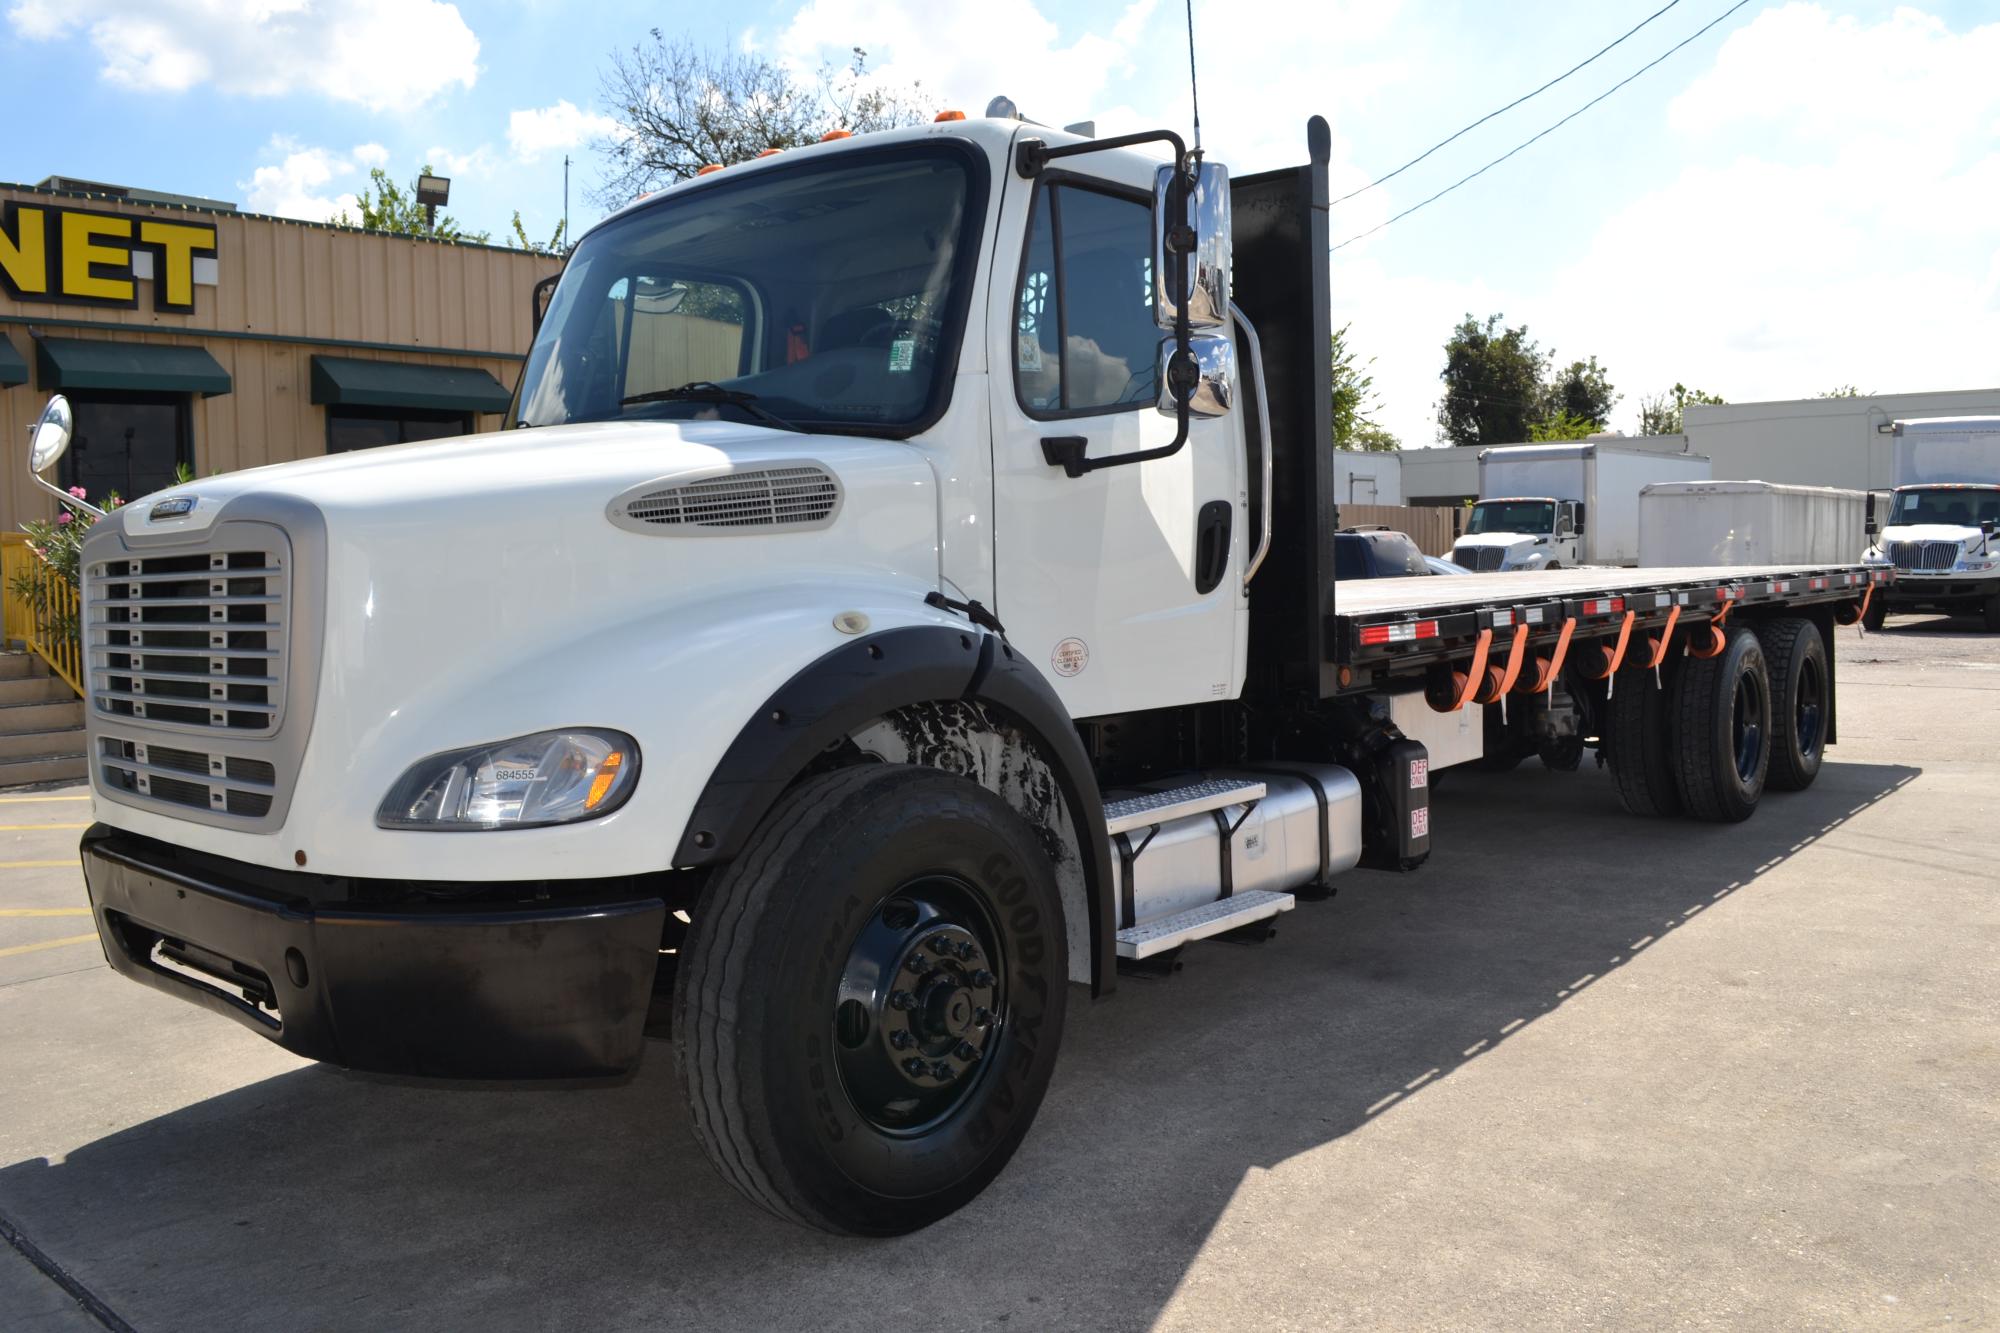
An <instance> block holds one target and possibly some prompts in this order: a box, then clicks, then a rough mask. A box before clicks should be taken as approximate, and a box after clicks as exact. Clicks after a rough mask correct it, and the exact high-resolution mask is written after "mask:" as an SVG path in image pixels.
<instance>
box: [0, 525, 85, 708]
mask: <svg viewBox="0 0 2000 1333" xmlns="http://www.w3.org/2000/svg"><path fill="white" fill-rule="evenodd" d="M5 535H6V537H7V538H8V540H7V542H6V543H5V545H4V546H0V561H3V562H4V566H5V572H4V577H0V582H4V585H5V588H6V628H5V634H6V637H7V638H8V639H9V640H14V639H19V640H20V641H22V642H23V643H25V644H27V645H28V648H29V649H30V650H31V651H32V652H33V653H34V654H35V655H36V656H37V657H40V658H41V659H42V660H43V661H44V662H46V663H48V664H49V670H51V671H53V672H55V674H56V675H57V676H59V677H60V678H61V679H62V680H63V682H64V683H65V684H67V685H68V686H69V687H70V688H71V689H72V690H75V691H76V693H77V696H78V697H79V698H81V697H82V696H83V693H84V689H83V610H82V607H81V605H80V604H79V601H78V599H77V595H76V589H75V588H73V587H71V586H70V583H69V580H68V579H66V578H64V577H63V576H62V574H61V572H60V571H58V570H57V569H56V568H55V566H53V565H51V564H50V563H49V562H48V561H47V560H44V559H43V558H42V557H41V555H40V554H39V553H37V552H36V550H35V548H34V546H33V545H32V544H31V543H30V542H29V541H28V540H27V538H26V536H25V534H16V533H7V534H5Z"/></svg>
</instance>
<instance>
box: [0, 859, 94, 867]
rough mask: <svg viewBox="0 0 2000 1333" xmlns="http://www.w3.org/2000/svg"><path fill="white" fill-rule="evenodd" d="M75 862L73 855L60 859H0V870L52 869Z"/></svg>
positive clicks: (71, 864)
mask: <svg viewBox="0 0 2000 1333" xmlns="http://www.w3.org/2000/svg"><path fill="white" fill-rule="evenodd" d="M75 864H77V859H76V858H75V857H74V856H70V857H65V858H64V859H62V860H60V861H0V870H53V869H55V868H56V867H57V866H73V865H75Z"/></svg>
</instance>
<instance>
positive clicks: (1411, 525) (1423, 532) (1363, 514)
mask: <svg viewBox="0 0 2000 1333" xmlns="http://www.w3.org/2000/svg"><path fill="white" fill-rule="evenodd" d="M1464 512H1465V511H1464V510H1463V509H1447V508H1445V507H1444V506H1442V505H1353V504H1344V505H1342V506H1341V507H1340V526H1342V527H1343V528H1358V527H1373V526H1375V525H1377V524H1380V525H1381V526H1382V527H1385V528H1394V529H1395V530H1396V531H1397V532H1407V533H1408V534H1409V535H1410V540H1411V541H1414V542H1415V543H1416V544H1417V549H1418V550H1420V551H1422V552H1423V553H1424V554H1425V555H1450V554H1451V543H1452V539H1453V538H1455V537H1456V536H1458V525H1459V524H1461V523H1463V522H1464V521H1465V520H1464V518H1463V517H1462V515H1463V514H1464Z"/></svg>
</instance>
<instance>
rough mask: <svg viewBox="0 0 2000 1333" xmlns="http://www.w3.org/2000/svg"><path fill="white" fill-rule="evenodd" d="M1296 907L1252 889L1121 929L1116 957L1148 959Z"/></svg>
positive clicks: (1284, 898)
mask: <svg viewBox="0 0 2000 1333" xmlns="http://www.w3.org/2000/svg"><path fill="white" fill-rule="evenodd" d="M1259 785H1260V786H1261V785H1262V784H1259ZM1297 905H1298V901H1297V899H1295V898H1293V897H1292V895H1291V894H1289V893H1270V892H1267V891H1265V890H1263V889H1252V890H1249V891H1248V892H1245V893H1239V894H1236V895H1234V896H1233V897H1229V898H1223V899H1220V900H1219V901H1216V902H1212V903H1209V904H1207V905H1206V906H1203V907H1195V908H1191V909H1189V910H1188V911H1185V912H1176V913H1175V914H1174V915H1172V916H1164V917H1161V918H1160V919H1159V920H1158V921H1148V922H1147V923H1146V924H1145V925H1143V926H1131V927H1129V928H1127V929H1125V930H1121V931H1119V932H1118V956H1119V957H1120V958H1150V957H1152V956H1153V955H1154V954H1156V953H1161V952H1164V951H1165V950H1168V949H1172V948H1175V947H1177V946H1179V945H1182V944H1191V943H1193V942H1194V941H1195V940H1205V939H1207V938H1208V937H1209V936H1211V935H1220V934H1222V933H1223V932H1224V931H1230V930H1235V929H1236V928H1237V927H1238V926H1247V925H1249V924H1250V923H1251V922H1252V921H1262V920H1264V919H1265V918H1266V917H1273V916H1276V915H1277V914H1278V913H1280V912H1289V911H1291V910H1292V908H1294V907H1296V906H1297Z"/></svg>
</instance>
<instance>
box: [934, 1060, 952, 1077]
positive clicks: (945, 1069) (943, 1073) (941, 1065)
mask: <svg viewBox="0 0 2000 1333" xmlns="http://www.w3.org/2000/svg"><path fill="white" fill-rule="evenodd" d="M957 1074H958V1071H957V1070H956V1069H953V1068H952V1067H951V1066H950V1065H948V1064H946V1063H945V1062H944V1061H942V1060H940V1061H938V1062H937V1063H936V1064H934V1065H932V1066H931V1076H932V1077H933V1078H941V1079H943V1080H945V1081H946V1082H950V1081H951V1080H952V1079H953V1078H954V1077H956V1076H957Z"/></svg>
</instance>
